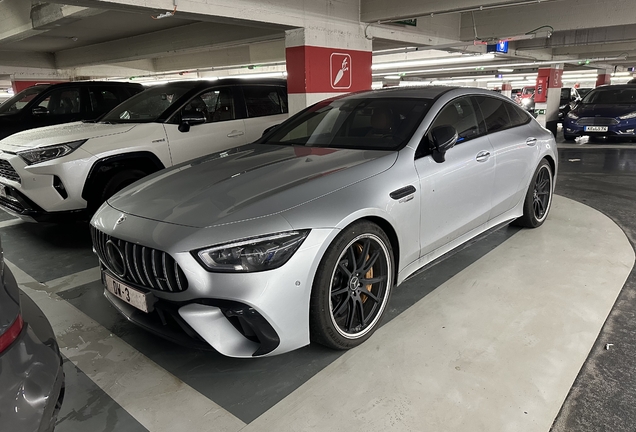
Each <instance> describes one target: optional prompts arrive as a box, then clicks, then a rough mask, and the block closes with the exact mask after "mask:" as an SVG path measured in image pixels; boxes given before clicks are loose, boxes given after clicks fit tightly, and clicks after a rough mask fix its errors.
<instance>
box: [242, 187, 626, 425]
mask: <svg viewBox="0 0 636 432" xmlns="http://www.w3.org/2000/svg"><path fill="white" fill-rule="evenodd" d="M633 264H634V250H633V249H632V247H631V244H630V243H629V242H628V241H627V238H626V237H625V234H624V233H623V231H622V230H621V229H620V228H619V227H618V226H616V224H615V223H614V222H612V221H611V220H610V219H609V218H607V217H606V216H604V215H603V214H601V213H600V212H597V211H596V210H593V209H591V208H589V207H587V206H585V205H582V204H580V203H577V202H575V201H571V200H569V199H566V198H562V197H558V196H556V197H555V200H554V207H553V209H552V212H551V214H550V219H549V220H548V221H547V222H546V224H545V225H544V226H543V227H541V228H540V229H537V230H523V231H521V232H520V233H518V234H517V235H515V236H513V237H512V238H510V239H509V240H507V241H506V242H505V243H504V244H503V245H501V246H500V247H499V248H496V249H494V250H493V251H492V252H490V253H489V254H488V255H486V256H485V257H484V258H482V259H481V260H479V261H478V262H476V263H475V264H474V265H471V266H470V267H468V268H467V269H465V270H463V271H462V272H461V273H459V274H458V275H457V276H455V277H454V278H452V279H451V280H449V281H448V282H447V283H445V284H444V285H442V286H441V287H439V288H438V289H436V290H435V291H433V292H432V293H431V294H430V295H428V296H426V297H425V298H424V299H422V300H421V301H419V302H418V303H417V304H415V305H414V306H413V307H411V308H410V309H409V310H407V311H406V312H405V313H403V314H401V315H400V316H398V317H397V318H396V319H394V320H393V321H391V322H390V323H388V324H387V325H386V326H384V327H382V328H380V329H379V330H378V331H377V333H375V334H374V335H373V337H372V338H371V339H369V340H368V341H367V342H365V343H364V344H363V345H361V346H360V347H358V348H356V349H353V350H351V351H348V352H347V353H345V354H344V355H343V356H342V357H340V358H339V359H338V360H336V361H335V362H334V363H332V364H331V365H330V366H328V367H327V368H325V369H324V370H323V371H321V372H320V373H319V374H317V375H316V376H314V377H313V378H312V379H311V380H309V381H308V382H307V383H305V384H304V385H303V386H301V387H300V388H299V389H298V390H296V391H295V392H294V393H292V394H291V395H289V396H288V397H287V398H286V399H285V400H283V401H282V402H281V403H279V404H278V405H276V406H275V407H274V408H272V409H270V410H269V411H268V412H267V413H265V414H264V415H263V416H261V417H260V418H258V419H257V420H255V421H254V422H252V423H250V424H249V425H248V426H247V427H246V428H245V431H246V432H247V431H264V430H268V431H269V430H275V431H277V432H285V431H290V432H291V431H293V432H298V431H309V430H326V431H327V430H328V431H336V430H339V431H350V432H355V431H364V432H372V431H386V430H392V431H424V430H427V431H428V430H430V431H442V430H443V431H458V432H459V431H461V432H465V431H468V430H470V431H510V432H512V431H524V432H546V431H548V430H549V429H550V426H551V424H552V422H553V421H554V418H555V416H556V414H557V412H558V411H559V408H560V407H561V405H562V403H563V401H564V399H565V397H566V395H567V394H568V391H569V390H570V387H571V385H572V383H573V382H574V379H575V378H576V376H577V374H578V371H579V370H580V368H581V365H582V364H583V362H584V361H585V359H586V358H587V355H588V353H589V350H590V347H592V345H593V344H594V342H595V340H596V337H597V335H598V333H599V331H600V329H601V327H602V325H603V323H604V322H605V319H606V317H607V315H608V313H609V311H610V310H611V308H612V305H613V304H614V301H615V299H616V297H617V295H618V293H619V292H620V291H621V288H622V286H623V284H624V282H625V279H626V278H627V275H628V274H629V272H630V270H631V268H632V266H633Z"/></svg>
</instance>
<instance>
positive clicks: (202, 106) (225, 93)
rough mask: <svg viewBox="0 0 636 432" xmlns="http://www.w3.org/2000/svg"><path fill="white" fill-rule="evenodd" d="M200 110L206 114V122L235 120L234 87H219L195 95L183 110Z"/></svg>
mask: <svg viewBox="0 0 636 432" xmlns="http://www.w3.org/2000/svg"><path fill="white" fill-rule="evenodd" d="M189 111H199V112H202V113H203V115H204V116H205V122H206V123H215V122H221V121H227V120H234V118H235V116H234V98H233V97H232V89H231V88H229V87H226V88H217V89H214V90H209V91H206V92H204V93H201V94H200V95H198V96H195V97H193V98H192V99H190V101H189V102H188V103H187V104H186V105H185V106H184V107H183V109H182V111H181V112H182V113H183V112H186V113H187V112H189Z"/></svg>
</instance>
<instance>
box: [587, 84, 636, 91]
mask: <svg viewBox="0 0 636 432" xmlns="http://www.w3.org/2000/svg"><path fill="white" fill-rule="evenodd" d="M620 88H636V83H634V84H612V85H603V86H600V87H596V88H593V89H592V90H596V89H620Z"/></svg>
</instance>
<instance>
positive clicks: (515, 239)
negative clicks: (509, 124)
mask: <svg viewBox="0 0 636 432" xmlns="http://www.w3.org/2000/svg"><path fill="white" fill-rule="evenodd" d="M566 147H567V148H566ZM599 147H600V148H599ZM629 147H631V146H628V145H614V144H612V145H607V144H605V143H600V144H594V145H590V144H589V143H581V144H575V145H564V148H563V149H561V160H560V167H561V172H560V174H559V179H558V182H557V192H558V193H560V194H561V195H562V196H568V197H570V198H574V200H571V199H568V198H563V197H557V198H555V202H554V208H553V210H552V213H551V216H550V219H549V220H548V221H547V222H546V224H545V225H544V227H542V228H541V229H539V230H518V229H516V228H510V227H508V228H504V229H502V230H499V231H496V232H494V233H491V234H490V235H488V236H485V237H484V238H482V239H480V240H478V241H474V242H472V243H471V244H470V245H468V246H467V247H465V248H464V249H463V250H461V251H459V252H458V253H456V254H454V255H453V256H451V257H449V258H448V259H446V260H444V261H442V262H440V263H438V264H437V265H435V266H433V267H431V268H429V269H427V270H425V271H424V272H422V273H421V274H419V275H417V276H415V277H413V278H411V279H409V280H408V281H407V282H405V283H404V284H403V285H401V286H400V287H399V288H398V289H397V290H396V291H395V293H394V296H393V298H392V302H391V309H390V311H389V314H388V317H387V319H386V320H385V324H384V326H383V328H382V329H380V330H379V331H378V333H377V334H376V335H374V337H373V338H372V339H371V340H369V341H368V342H367V343H366V344H364V345H363V346H361V347H359V348H357V349H354V350H352V351H349V352H345V353H343V352H334V351H330V350H327V349H323V348H321V347H318V346H310V347H306V348H303V349H301V350H298V351H296V352H293V353H289V354H286V355H283V356H278V357H274V358H266V359H257V360H236V359H228V358H225V357H222V356H220V355H218V354H216V353H214V352H201V351H194V350H188V349H185V348H182V347H179V346H176V345H173V344H170V343H168V342H165V341H163V340H161V339H159V338H156V337H154V336H152V335H150V334H148V333H146V332H144V331H143V330H140V329H138V328H137V327H135V326H133V325H131V324H129V323H128V322H127V321H126V320H125V319H123V318H121V317H120V316H119V315H118V314H117V313H116V312H115V311H114V310H113V309H112V308H111V307H110V305H109V304H108V302H107V301H106V300H105V299H104V298H103V296H102V288H101V285H100V282H99V272H98V271H97V269H96V258H95V257H94V256H93V255H92V253H91V250H90V238H89V235H88V233H87V230H86V226H82V225H67V226H51V225H48V226H47V225H31V224H23V223H19V222H17V221H15V220H12V219H11V218H9V217H4V218H3V219H4V220H3V221H1V222H0V235H1V236H2V242H3V247H4V249H5V256H6V258H7V260H8V261H9V262H10V263H11V264H13V265H12V268H13V269H14V272H15V274H16V277H17V278H18V280H19V281H20V282H21V284H22V287H23V289H24V290H25V291H26V292H27V293H28V294H29V295H30V296H32V297H33V298H34V300H35V301H36V302H37V303H38V304H39V305H40V306H41V307H42V308H43V310H44V311H45V313H46V314H47V316H48V317H49V318H50V320H51V322H52V324H53V326H54V328H55V330H56V332H57V334H58V337H59V342H60V346H61V347H62V351H63V354H64V355H65V358H66V361H65V371H66V376H67V398H66V401H65V403H64V406H63V409H62V413H61V415H60V418H59V424H58V428H57V430H58V432H59V431H87V430H91V431H110V430H125V431H137V430H139V431H144V430H149V431H172V430H181V429H185V427H191V428H193V429H194V430H215V431H222V430H227V431H230V430H232V431H238V430H242V429H245V430H294V431H298V430H365V431H367V430H467V429H471V430H484V431H486V430H489V431H491V430H514V431H518V430H524V431H526V430H536V431H547V430H549V429H550V426H551V424H552V422H553V420H554V419H555V416H556V415H557V413H558V412H559V410H561V412H560V414H559V415H558V417H557V420H556V422H555V425H554V429H555V430H602V429H603V428H599V427H596V428H594V427H592V426H590V428H589V429H584V428H583V427H579V426H580V424H579V423H581V424H582V422H583V421H584V420H585V421H588V424H593V423H589V419H588V418H592V417H594V416H595V415H597V416H598V417H600V418H601V419H600V420H598V421H599V422H603V420H602V419H603V417H602V416H600V413H601V410H610V411H609V412H611V413H613V414H611V416H612V418H613V419H614V420H615V421H616V423H618V422H619V421H620V420H622V421H623V422H624V423H625V424H627V425H628V426H629V425H631V426H632V429H633V425H634V424H636V422H634V421H631V419H630V418H629V416H628V415H627V414H625V413H624V412H623V411H624V410H625V408H627V407H628V406H633V404H630V402H629V401H630V400H632V401H633V399H629V398H628V399H626V400H625V402H623V401H622V399H621V398H622V397H623V395H627V396H629V395H630V393H629V392H630V391H632V392H633V390H629V389H623V387H625V385H621V383H623V384H624V382H625V378H626V377H627V378H629V377H630V371H631V370H633V363H630V358H631V359H633V358H634V356H633V355H632V356H630V355H629V354H630V353H632V354H633V351H630V350H631V349H632V348H633V347H634V345H633V344H631V345H630V342H629V338H628V335H629V331H630V330H629V328H630V327H625V326H627V323H626V321H628V318H629V317H630V316H631V315H630V306H631V309H632V310H633V305H632V303H633V302H634V301H635V300H634V296H633V295H632V294H630V293H631V290H632V289H633V281H632V279H631V278H633V277H634V275H633V274H632V275H631V276H630V271H631V270H632V267H633V262H634V254H633V248H632V246H631V244H630V243H629V241H628V237H629V238H630V239H631V240H632V242H633V240H634V237H633V235H631V234H629V232H633V231H628V230H630V229H632V228H631V227H633V225H632V224H633V222H631V221H630V220H629V219H630V218H629V216H628V215H629V211H632V212H633V204H631V203H629V201H632V202H633V198H634V195H635V192H636V191H635V190H634V187H633V186H632V185H631V184H632V183H633V182H632V183H630V181H632V180H633V177H630V176H633V173H634V169H636V168H635V167H634V165H635V163H634V162H633V161H636V159H634V158H636V149H634V148H629ZM577 159H578V161H577ZM577 201H579V202H577ZM628 204H629V205H631V206H632V207H628ZM588 205H591V206H592V207H596V209H597V210H594V209H593V208H591V207H589V206H588ZM630 209H631V210H630ZM598 210H600V211H598ZM603 213H605V215H604V214H603ZM632 214H633V213H632ZM606 215H609V216H610V217H608V216H606ZM3 216H4V215H3ZM612 219H613V220H612ZM616 223H618V224H619V225H620V226H622V227H623V229H624V230H625V231H628V237H626V236H625V233H624V232H623V230H621V228H619V226H617V225H616ZM628 277H629V279H628V282H627V284H626V285H625V288H624V289H623V290H622V291H621V288H622V287H623V284H624V282H625V280H626V278H628ZM630 284H632V285H630ZM630 287H632V288H630ZM617 296H618V298H619V301H618V302H617V303H616V305H615V306H614V309H613V310H612V307H613V305H614V301H615V300H616V298H617ZM630 302H631V303H630ZM610 310H611V313H610ZM631 313H633V312H631ZM608 314H609V319H608V320H607V323H606V324H605V327H604V328H603V329H602V330H601V327H602V326H603V325H604V323H605V321H606V318H607V317H608ZM632 322H633V320H632ZM599 332H600V336H599ZM632 334H633V333H632ZM606 341H608V342H607V343H614V346H613V347H612V348H610V350H604V346H605V343H606ZM630 347H631V348H630ZM590 349H592V352H591V354H590ZM588 354H590V356H589V357H588ZM609 356H612V357H611V359H612V360H611V361H609V362H608V360H607V359H608V358H610V357H609ZM582 366H583V369H582V370H581V367H582ZM580 370H581V374H580V375H578V378H577V374H579V371H580ZM599 371H602V372H605V374H602V373H599ZM575 379H576V381H575ZM607 381H610V382H611V385H607ZM573 382H574V387H571V386H572V384H573ZM591 385H595V386H596V387H591ZM632 387H633V386H632ZM566 396H567V400H566ZM632 397H633V396H632ZM564 400H566V402H565V405H563V407H562V404H563V401H564ZM612 410H613V411H612ZM604 414H605V416H607V413H604ZM600 424H606V423H600ZM632 429H628V428H625V429H621V428H620V427H613V428H612V430H632Z"/></svg>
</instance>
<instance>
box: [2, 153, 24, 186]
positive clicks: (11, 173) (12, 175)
mask: <svg viewBox="0 0 636 432" xmlns="http://www.w3.org/2000/svg"><path fill="white" fill-rule="evenodd" d="M0 177H4V178H6V179H9V180H12V181H14V182H18V183H20V176H19V175H18V173H17V172H16V171H15V169H13V167H12V166H11V164H10V163H9V161H6V160H4V159H0Z"/></svg>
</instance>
